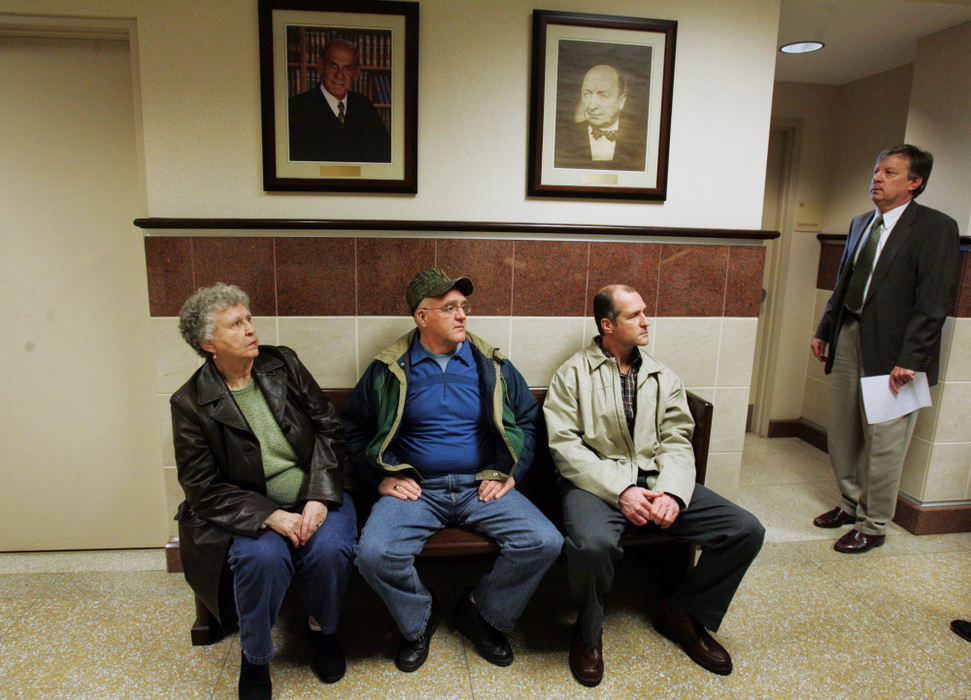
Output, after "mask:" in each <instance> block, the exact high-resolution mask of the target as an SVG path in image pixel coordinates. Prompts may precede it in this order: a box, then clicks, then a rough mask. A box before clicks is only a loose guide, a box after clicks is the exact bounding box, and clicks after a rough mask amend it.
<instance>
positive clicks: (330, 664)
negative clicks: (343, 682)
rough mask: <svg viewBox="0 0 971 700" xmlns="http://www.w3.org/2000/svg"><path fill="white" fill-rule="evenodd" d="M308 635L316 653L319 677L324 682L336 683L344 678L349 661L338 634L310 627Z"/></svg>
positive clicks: (315, 669)
mask: <svg viewBox="0 0 971 700" xmlns="http://www.w3.org/2000/svg"><path fill="white" fill-rule="evenodd" d="M307 637H308V639H309V640H310V648H311V650H312V651H313V654H314V657H313V667H314V673H316V674H317V678H319V679H320V680H321V681H323V682H324V683H336V682H337V681H339V680H340V679H341V678H343V677H344V672H345V671H347V663H346V662H345V661H344V650H343V649H341V643H340V640H339V639H337V635H336V634H324V633H323V632H315V631H313V630H312V629H310V628H309V627H308V628H307Z"/></svg>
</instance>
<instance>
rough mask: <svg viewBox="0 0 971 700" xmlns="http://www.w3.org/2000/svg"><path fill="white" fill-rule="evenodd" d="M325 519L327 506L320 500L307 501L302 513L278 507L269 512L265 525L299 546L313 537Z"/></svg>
mask: <svg viewBox="0 0 971 700" xmlns="http://www.w3.org/2000/svg"><path fill="white" fill-rule="evenodd" d="M326 519H327V506H326V505H324V504H323V503H321V502H320V501H307V505H305V506H304V507H303V513H290V512H289V511H285V510H282V509H278V510H275V511H273V512H272V513H270V517H268V518H267V519H266V526H267V527H268V528H270V529H271V530H273V532H276V533H278V534H279V535H280V536H282V537H285V538H287V539H288V540H290V544H292V545H293V546H294V547H301V546H303V545H305V544H307V541H308V540H309V539H310V538H311V537H313V534H314V533H315V532H317V530H319V529H320V526H321V525H323V524H324V520H326Z"/></svg>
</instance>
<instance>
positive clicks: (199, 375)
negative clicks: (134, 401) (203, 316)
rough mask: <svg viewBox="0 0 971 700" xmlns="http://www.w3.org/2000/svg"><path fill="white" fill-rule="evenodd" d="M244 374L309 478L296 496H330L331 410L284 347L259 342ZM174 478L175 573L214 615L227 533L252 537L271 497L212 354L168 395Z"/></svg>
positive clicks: (337, 490)
mask: <svg viewBox="0 0 971 700" xmlns="http://www.w3.org/2000/svg"><path fill="white" fill-rule="evenodd" d="M252 375H253V378H254V380H255V381H256V383H257V384H258V385H259V387H260V390H261V391H262V392H263V396H264V397H265V398H266V402H267V404H268V405H269V407H270V411H271V412H272V413H273V416H274V418H276V421H277V423H278V424H279V426H280V428H281V430H282V431H283V434H284V435H285V436H286V438H287V441H288V442H289V443H290V444H291V445H292V446H293V451H294V452H295V453H296V455H297V460H298V463H300V464H302V465H307V468H308V470H309V473H310V478H309V479H308V481H307V486H306V489H305V492H304V493H301V494H300V499H301V500H319V501H324V502H326V503H327V504H328V505H333V506H336V505H340V503H341V502H342V500H343V474H344V468H343V467H344V454H343V453H344V431H343V426H342V425H341V421H340V417H339V416H338V414H337V412H336V410H335V409H334V407H333V406H332V405H331V403H330V401H328V400H327V397H326V396H324V393H323V392H322V391H321V389H320V387H319V386H318V384H317V382H316V381H315V380H314V378H313V376H311V374H310V372H309V371H307V368H306V367H304V366H303V364H302V363H301V362H300V360H299V359H298V358H297V356H296V354H295V353H294V352H293V350H291V349H290V348H286V347H273V346H270V345H261V346H260V354H259V356H258V357H257V358H256V360H255V361H254V363H253V370H252ZM170 403H171V407H172V433H173V439H174V442H175V461H176V464H177V466H178V473H179V483H180V484H181V485H182V489H183V491H185V502H184V503H182V505H180V506H179V512H178V514H177V515H176V520H178V521H179V552H180V554H181V556H182V566H183V569H184V570H185V578H186V580H187V581H188V582H189V585H190V586H191V587H192V589H193V590H194V591H195V592H196V594H197V595H199V597H200V598H202V601H203V602H204V603H205V605H206V607H207V608H209V610H210V611H211V612H212V613H213V614H214V615H216V617H217V619H218V618H219V615H220V606H219V590H220V577H221V576H222V573H223V570H224V563H225V560H226V552H227V550H228V548H229V543H230V541H231V535H232V533H235V534H239V535H248V536H250V537H256V536H257V535H259V534H260V533H261V532H262V529H261V526H262V525H263V522H264V521H265V520H266V518H267V517H268V516H269V515H270V513H272V512H273V511H274V510H276V509H277V508H279V505H278V504H277V503H276V502H275V501H273V500H271V499H270V498H267V496H266V480H265V478H264V476H263V461H262V458H261V454H260V443H259V440H258V439H257V438H256V436H255V435H254V434H253V431H252V430H250V428H249V425H248V424H247V422H246V419H245V418H244V417H243V414H242V412H241V411H240V410H239V406H238V405H237V404H236V401H235V400H234V399H233V397H232V394H231V393H230V391H229V389H228V388H227V387H226V382H225V381H224V380H223V378H222V377H221V376H220V374H219V372H218V371H217V370H216V367H215V365H214V364H213V362H212V360H211V359H210V360H207V361H206V363H205V364H204V365H203V366H202V367H200V368H199V369H198V371H196V372H195V374H193V375H192V377H191V378H190V379H189V381H187V382H186V383H185V384H184V385H183V386H182V388H180V389H179V390H178V391H177V392H175V394H173V395H172V399H171V402H170Z"/></svg>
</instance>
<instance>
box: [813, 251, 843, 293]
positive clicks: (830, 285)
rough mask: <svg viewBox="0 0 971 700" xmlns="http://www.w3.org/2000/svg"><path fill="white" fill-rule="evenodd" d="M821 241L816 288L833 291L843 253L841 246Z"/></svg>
mask: <svg viewBox="0 0 971 700" xmlns="http://www.w3.org/2000/svg"><path fill="white" fill-rule="evenodd" d="M844 245H846V243H845V242H844V243H842V244H839V245H836V244H833V245H831V244H828V243H823V244H822V245H821V246H820V251H819V268H818V269H817V271H816V289H828V290H830V291H833V290H834V289H835V288H836V274H837V273H838V272H839V267H840V257H842V255H843V246H844Z"/></svg>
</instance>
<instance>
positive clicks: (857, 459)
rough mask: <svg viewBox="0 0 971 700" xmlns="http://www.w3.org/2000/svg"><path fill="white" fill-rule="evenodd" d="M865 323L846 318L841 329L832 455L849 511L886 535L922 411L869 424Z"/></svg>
mask: <svg viewBox="0 0 971 700" xmlns="http://www.w3.org/2000/svg"><path fill="white" fill-rule="evenodd" d="M862 376H864V375H863V358H862V354H861V352H860V323H859V321H857V320H855V319H852V318H846V319H844V320H843V323H842V325H841V327H840V330H839V341H838V342H837V343H836V356H835V357H834V358H833V371H832V379H833V386H832V392H831V393H830V401H829V428H828V430H827V438H828V443H829V458H830V461H831V462H832V464H833V471H834V472H835V473H836V480H837V483H838V485H839V489H840V493H841V494H842V495H843V500H842V502H841V503H840V508H842V509H843V510H844V511H846V512H847V513H851V514H856V520H857V525H856V527H857V529H858V530H860V531H861V532H864V533H866V534H868V535H882V534H884V531H885V530H886V528H887V523H888V522H889V521H890V520H892V519H893V514H894V511H895V510H896V507H897V491H898V489H899V488H900V473H901V471H902V470H903V466H904V458H905V457H906V456H907V446H908V445H909V444H910V438H911V435H912V434H913V432H914V425H915V424H916V422H917V411H914V412H912V413H909V414H907V415H906V416H902V417H900V418H895V419H894V420H889V421H885V422H883V423H875V424H873V425H869V424H867V422H866V414H865V412H864V409H863V395H862V392H861V391H860V378H861V377H862Z"/></svg>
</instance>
